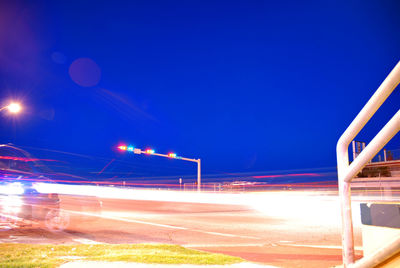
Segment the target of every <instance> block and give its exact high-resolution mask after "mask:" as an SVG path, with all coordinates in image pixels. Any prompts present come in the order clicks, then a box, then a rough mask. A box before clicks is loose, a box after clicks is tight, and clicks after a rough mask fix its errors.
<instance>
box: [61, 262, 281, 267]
mask: <svg viewBox="0 0 400 268" xmlns="http://www.w3.org/2000/svg"><path fill="white" fill-rule="evenodd" d="M81 267H85V268H132V267H135V268H174V267H178V268H205V267H206V268H276V267H277V266H271V265H262V264H255V263H250V262H242V263H236V264H231V265H191V264H145V263H134V262H99V261H73V262H68V263H65V264H63V265H61V266H60V268H81Z"/></svg>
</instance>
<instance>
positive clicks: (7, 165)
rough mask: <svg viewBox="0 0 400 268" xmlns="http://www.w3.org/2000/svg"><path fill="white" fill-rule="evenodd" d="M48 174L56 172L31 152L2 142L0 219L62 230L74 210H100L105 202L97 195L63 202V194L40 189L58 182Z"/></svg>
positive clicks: (0, 155) (0, 154) (73, 198)
mask: <svg viewBox="0 0 400 268" xmlns="http://www.w3.org/2000/svg"><path fill="white" fill-rule="evenodd" d="M48 174H54V173H51V172H49V170H46V167H45V166H44V165H43V164H42V163H41V161H39V160H38V159H35V158H33V157H32V156H31V155H30V154H29V153H28V152H26V151H24V150H22V149H20V148H17V147H15V146H12V145H0V219H1V220H2V221H7V222H12V223H22V222H29V221H30V222H35V223H39V224H40V225H41V226H44V227H46V228H47V229H49V230H52V231H58V230H64V229H65V228H67V227H68V225H69V224H70V222H71V215H72V214H71V213H72V212H78V213H76V214H78V215H79V212H82V211H89V210H90V212H91V213H93V212H94V213H100V211H101V202H100V201H99V200H98V199H97V198H95V197H89V198H84V197H77V196H71V197H69V198H66V200H67V201H66V202H65V203H66V204H65V205H63V198H62V197H61V196H60V195H59V194H57V193H55V192H51V191H50V192H49V191H47V192H46V191H45V192H43V191H39V190H40V189H41V186H42V185H47V186H49V185H50V186H51V185H57V183H56V182H54V181H53V180H52V179H50V178H49V177H48ZM64 176H65V174H64ZM47 188H49V187H47ZM50 189H51V187H50ZM65 207H66V208H67V209H65ZM69 208H70V209H71V210H68V209H69ZM79 218H80V219H81V218H82V217H79Z"/></svg>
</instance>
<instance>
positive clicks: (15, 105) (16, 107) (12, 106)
mask: <svg viewBox="0 0 400 268" xmlns="http://www.w3.org/2000/svg"><path fill="white" fill-rule="evenodd" d="M7 109H8V111H10V113H13V114H16V113H19V112H20V111H21V110H22V107H21V105H20V104H19V103H16V102H12V103H10V104H9V105H8V106H7Z"/></svg>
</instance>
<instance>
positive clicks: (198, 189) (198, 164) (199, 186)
mask: <svg viewBox="0 0 400 268" xmlns="http://www.w3.org/2000/svg"><path fill="white" fill-rule="evenodd" d="M197 191H198V192H200V191H201V161H200V158H199V159H197Z"/></svg>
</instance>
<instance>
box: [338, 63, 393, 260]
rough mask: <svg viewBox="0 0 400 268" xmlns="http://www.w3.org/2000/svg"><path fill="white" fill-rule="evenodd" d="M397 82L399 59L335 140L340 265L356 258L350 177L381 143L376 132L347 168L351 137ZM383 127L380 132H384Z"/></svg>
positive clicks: (355, 134)
mask: <svg viewBox="0 0 400 268" xmlns="http://www.w3.org/2000/svg"><path fill="white" fill-rule="evenodd" d="M399 82H400V62H398V63H397V65H396V66H395V67H394V68H393V70H392V71H391V72H390V74H389V75H388V76H387V78H386V79H385V80H384V81H383V83H382V84H381V85H380V86H379V88H378V89H377V90H376V92H375V93H374V95H373V96H372V97H371V99H370V100H369V101H368V102H367V104H366V105H365V106H364V108H363V109H362V110H361V111H360V112H359V114H358V115H357V116H356V118H355V119H354V120H353V122H352V123H351V124H350V126H349V127H348V128H347V129H346V131H345V132H344V133H343V134H342V136H341V137H340V139H339V141H338V143H337V147H336V154H337V163H338V180H339V197H340V204H341V213H342V247H343V264H344V266H345V267H347V266H349V265H350V264H352V263H354V260H355V258H354V236H353V222H352V214H351V189H350V182H351V180H352V179H353V176H355V175H356V174H357V173H358V172H359V170H360V169H362V167H363V166H364V165H365V164H366V163H367V162H368V161H369V160H370V159H369V160H368V161H367V162H365V163H364V161H365V159H366V158H368V157H369V156H370V155H371V153H372V152H374V151H375V150H376V148H377V147H376V146H377V145H381V140H380V139H379V137H378V136H379V134H378V135H377V136H376V137H375V138H374V140H376V143H373V144H374V145H373V146H367V148H365V150H362V152H361V153H360V155H358V156H357V158H356V159H354V160H353V163H352V166H351V167H349V154H348V148H349V145H350V143H351V142H352V141H353V140H354V138H355V137H356V136H357V134H358V133H359V132H360V131H361V129H362V128H363V127H364V126H365V124H366V123H367V122H368V121H369V120H370V119H371V117H372V116H373V115H374V114H375V112H376V111H377V110H378V109H379V107H380V106H381V105H382V104H383V103H384V102H385V100H386V99H387V98H388V97H389V95H390V94H391V93H392V92H393V90H394V89H395V88H396V87H397V85H398V84H399ZM395 117H396V115H395ZM393 119H394V118H392V120H390V121H391V122H392V123H393V122H394V121H395V120H393ZM389 123H390V122H389ZM389 123H388V125H389ZM388 128H389V127H388ZM384 129H387V128H386V126H385V127H384ZM384 129H382V131H384ZM382 131H381V132H382ZM381 132H380V133H381ZM371 143H372V142H371ZM368 147H369V148H368ZM378 147H379V146H378ZM376 153H377V152H376ZM371 159H372V157H371ZM355 163H357V164H355Z"/></svg>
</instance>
